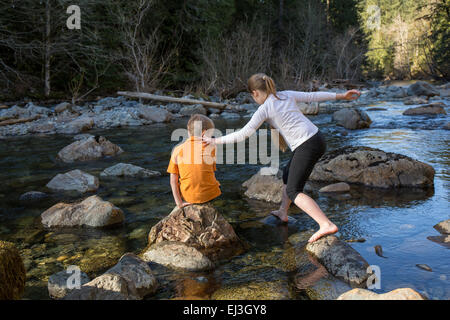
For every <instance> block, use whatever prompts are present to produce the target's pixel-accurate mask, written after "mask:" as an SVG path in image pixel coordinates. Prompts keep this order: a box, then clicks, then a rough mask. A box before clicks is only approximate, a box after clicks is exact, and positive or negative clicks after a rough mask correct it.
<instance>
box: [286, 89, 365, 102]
mask: <svg viewBox="0 0 450 320" xmlns="http://www.w3.org/2000/svg"><path fill="white" fill-rule="evenodd" d="M284 92H285V93H287V94H288V95H290V96H293V97H294V99H295V101H297V102H306V103H311V102H321V101H328V100H354V99H357V98H358V97H359V96H360V95H361V92H359V91H358V90H349V91H347V92H346V93H334V92H325V91H317V92H301V91H284Z"/></svg>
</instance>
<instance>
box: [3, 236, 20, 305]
mask: <svg viewBox="0 0 450 320" xmlns="http://www.w3.org/2000/svg"><path fill="white" fill-rule="evenodd" d="M25 280H26V273H25V266H24V264H23V261H22V258H21V257H20V254H19V251H18V250H17V248H16V247H15V246H14V244H13V243H11V242H6V241H0V300H18V299H20V298H21V297H22V294H23V292H24V290H25Z"/></svg>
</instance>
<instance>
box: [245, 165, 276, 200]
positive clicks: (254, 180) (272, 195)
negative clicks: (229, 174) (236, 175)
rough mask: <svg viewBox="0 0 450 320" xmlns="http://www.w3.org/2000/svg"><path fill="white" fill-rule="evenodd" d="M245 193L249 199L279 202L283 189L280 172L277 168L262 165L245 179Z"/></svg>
mask: <svg viewBox="0 0 450 320" xmlns="http://www.w3.org/2000/svg"><path fill="white" fill-rule="evenodd" d="M242 186H243V187H244V188H247V190H246V191H245V193H244V194H245V195H246V196H247V197H249V198H250V199H256V200H263V201H267V202H275V203H280V202H281V197H282V194H283V192H282V190H283V180H282V172H281V170H279V169H278V168H272V167H263V168H261V169H260V170H259V171H258V173H257V174H255V175H253V176H252V177H251V178H250V179H248V180H247V181H245V182H244V183H243V184H242Z"/></svg>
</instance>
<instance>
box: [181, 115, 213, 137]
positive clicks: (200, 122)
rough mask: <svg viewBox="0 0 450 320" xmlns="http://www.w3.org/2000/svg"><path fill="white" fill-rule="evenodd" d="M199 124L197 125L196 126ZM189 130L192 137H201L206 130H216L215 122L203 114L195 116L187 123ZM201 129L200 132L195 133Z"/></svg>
mask: <svg viewBox="0 0 450 320" xmlns="http://www.w3.org/2000/svg"><path fill="white" fill-rule="evenodd" d="M196 123H197V124H196ZM187 129H188V132H189V134H190V135H191V136H196V135H197V136H199V135H201V134H202V132H203V131H204V130H208V129H214V122H213V121H212V120H211V119H210V118H208V117H207V116H204V115H203V114H198V113H196V114H193V115H192V116H191V118H190V119H189V121H188V123H187ZM196 129H197V130H198V129H201V130H200V132H195V131H196Z"/></svg>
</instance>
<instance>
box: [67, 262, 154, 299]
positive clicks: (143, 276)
mask: <svg viewBox="0 0 450 320" xmlns="http://www.w3.org/2000/svg"><path fill="white" fill-rule="evenodd" d="M156 288H157V281H156V278H155V277H154V275H153V273H152V271H151V269H150V267H149V266H148V264H147V263H146V262H144V261H143V260H142V259H140V258H139V257H138V256H136V255H134V254H132V253H126V254H124V255H123V256H122V258H120V260H119V262H118V263H117V264H116V265H115V266H114V267H112V268H110V269H109V270H107V271H106V272H105V273H104V274H102V275H101V276H99V277H97V278H95V279H94V280H92V281H90V282H88V283H86V284H84V285H82V286H81V288H80V289H75V290H73V291H72V292H70V293H69V294H68V295H67V296H66V297H65V298H64V299H65V300H141V299H143V298H144V297H145V296H148V295H150V294H152V293H154V292H155V291H156Z"/></svg>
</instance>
